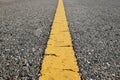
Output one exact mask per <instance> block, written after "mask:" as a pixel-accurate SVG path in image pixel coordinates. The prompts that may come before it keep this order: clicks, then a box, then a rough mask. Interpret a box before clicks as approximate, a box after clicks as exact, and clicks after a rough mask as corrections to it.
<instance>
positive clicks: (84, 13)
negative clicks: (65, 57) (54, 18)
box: [63, 0, 120, 80]
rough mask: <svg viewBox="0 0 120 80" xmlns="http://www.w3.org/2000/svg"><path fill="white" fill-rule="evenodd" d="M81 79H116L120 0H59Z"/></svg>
mask: <svg viewBox="0 0 120 80" xmlns="http://www.w3.org/2000/svg"><path fill="white" fill-rule="evenodd" d="M63 1H64V5H65V9H66V15H67V19H68V24H69V29H70V32H71V36H72V40H73V47H74V50H75V55H76V58H77V61H78V66H79V68H80V75H81V78H82V79H83V80H120V0H63Z"/></svg>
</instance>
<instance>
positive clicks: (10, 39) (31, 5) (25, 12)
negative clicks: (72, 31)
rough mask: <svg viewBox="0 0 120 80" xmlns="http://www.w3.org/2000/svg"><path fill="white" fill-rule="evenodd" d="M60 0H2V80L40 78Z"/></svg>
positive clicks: (0, 25) (0, 23) (0, 43)
mask: <svg viewBox="0 0 120 80" xmlns="http://www.w3.org/2000/svg"><path fill="white" fill-rule="evenodd" d="M56 6H57V0H0V80H37V78H38V77H39V75H40V71H39V70H40V66H41V61H42V58H43V53H44V50H45V47H46V43H47V40H48V36H49V32H50V27H51V25H52V21H53V17H54V14H55V11H56Z"/></svg>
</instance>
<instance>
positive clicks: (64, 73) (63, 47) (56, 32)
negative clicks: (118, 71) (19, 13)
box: [39, 0, 81, 80]
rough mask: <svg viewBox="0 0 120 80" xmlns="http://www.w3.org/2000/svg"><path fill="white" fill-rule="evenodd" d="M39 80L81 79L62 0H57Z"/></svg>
mask: <svg viewBox="0 0 120 80" xmlns="http://www.w3.org/2000/svg"><path fill="white" fill-rule="evenodd" d="M40 73H41V76H40V78H39V80H81V79H80V75H79V69H78V66H77V62H76V59H75V55H74V51H73V47H72V42H71V37H70V32H69V29H68V24H67V20H66V15H65V10H64V5H63V1H62V0H59V3H58V7H57V11H56V14H55V19H54V22H53V26H52V30H51V34H50V38H49V40H48V44H47V48H46V50H45V56H44V59H43V63H42V69H41V71H40Z"/></svg>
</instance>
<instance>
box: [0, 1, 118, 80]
mask: <svg viewBox="0 0 120 80" xmlns="http://www.w3.org/2000/svg"><path fill="white" fill-rule="evenodd" d="M63 2H64V6H65V10H66V16H67V20H68V26H69V30H70V33H71V37H72V43H73V48H74V51H75V56H76V59H77V63H78V67H79V70H80V72H79V74H80V76H81V79H82V80H120V1H119V0H63ZM57 4H58V0H0V80H37V79H38V77H39V76H41V74H40V69H41V64H42V60H43V57H44V52H45V48H46V45H47V41H48V39H49V34H50V30H51V26H52V23H53V20H54V15H55V12H56V8H57Z"/></svg>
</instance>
